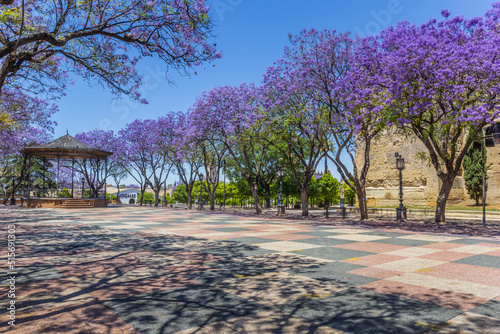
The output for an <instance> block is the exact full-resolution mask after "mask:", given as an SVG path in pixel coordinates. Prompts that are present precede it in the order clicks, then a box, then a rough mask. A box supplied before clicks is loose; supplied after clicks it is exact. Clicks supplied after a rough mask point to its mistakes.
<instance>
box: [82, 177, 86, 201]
mask: <svg viewBox="0 0 500 334" xmlns="http://www.w3.org/2000/svg"><path fill="white" fill-rule="evenodd" d="M84 186H85V178H84V177H82V198H83V192H84V191H85V187H84Z"/></svg>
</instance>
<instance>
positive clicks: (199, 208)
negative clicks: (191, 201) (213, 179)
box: [198, 173, 203, 210]
mask: <svg viewBox="0 0 500 334" xmlns="http://www.w3.org/2000/svg"><path fill="white" fill-rule="evenodd" d="M202 183H203V174H201V173H200V198H199V199H198V210H203V203H202V202H201V186H202Z"/></svg>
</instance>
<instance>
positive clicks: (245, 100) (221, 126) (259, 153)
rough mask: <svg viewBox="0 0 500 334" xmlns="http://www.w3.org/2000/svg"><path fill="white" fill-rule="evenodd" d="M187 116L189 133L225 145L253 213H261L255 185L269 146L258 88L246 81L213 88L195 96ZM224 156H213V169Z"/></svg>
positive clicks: (218, 166) (217, 166) (218, 165)
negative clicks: (248, 192)
mask: <svg viewBox="0 0 500 334" xmlns="http://www.w3.org/2000/svg"><path fill="white" fill-rule="evenodd" d="M190 117H191V122H192V127H191V129H190V133H191V135H192V136H193V137H194V138H199V139H200V140H202V139H207V138H210V140H211V141H212V142H214V143H215V142H217V141H218V142H220V143H222V144H223V145H224V146H225V147H226V149H227V152H228V153H229V155H230V156H231V157H232V159H233V160H234V163H235V165H236V168H237V170H238V171H239V173H240V175H241V177H243V178H244V179H245V180H246V181H247V182H248V184H249V186H250V190H251V193H252V196H253V198H254V204H255V210H256V212H257V213H261V212H262V209H261V207H260V201H259V194H258V192H257V186H258V182H259V180H258V179H259V176H260V173H261V166H262V157H263V153H264V152H265V151H266V149H267V148H268V147H269V146H270V144H269V143H268V142H267V141H266V140H265V137H266V136H267V132H266V129H267V128H266V122H265V120H266V117H265V113H264V112H263V108H262V97H261V90H260V89H259V88H256V87H254V86H253V85H251V84H246V83H245V84H242V85H240V86H237V87H229V86H224V87H218V88H214V89H212V90H211V91H209V92H205V93H204V94H203V95H202V96H201V97H200V98H198V99H197V101H196V102H195V104H194V106H193V107H192V109H191V112H190ZM223 156H224V154H219V155H218V156H217V157H216V161H214V165H215V167H216V168H220V162H221V158H222V159H223ZM217 174H218V173H217ZM214 193H215V192H214Z"/></svg>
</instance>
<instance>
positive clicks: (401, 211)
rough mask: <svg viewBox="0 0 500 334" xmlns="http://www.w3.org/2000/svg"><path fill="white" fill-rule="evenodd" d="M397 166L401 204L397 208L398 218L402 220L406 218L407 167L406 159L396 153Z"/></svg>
mask: <svg viewBox="0 0 500 334" xmlns="http://www.w3.org/2000/svg"><path fill="white" fill-rule="evenodd" d="M394 156H395V157H396V168H397V169H398V170H399V206H398V207H397V208H396V220H397V221H399V222H401V221H404V220H406V208H405V207H404V206H403V169H405V159H404V158H403V157H402V156H401V155H399V153H395V154H394Z"/></svg>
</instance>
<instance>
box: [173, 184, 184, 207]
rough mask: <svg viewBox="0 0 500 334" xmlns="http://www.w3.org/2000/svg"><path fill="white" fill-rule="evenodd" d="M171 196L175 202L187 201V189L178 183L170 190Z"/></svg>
mask: <svg viewBox="0 0 500 334" xmlns="http://www.w3.org/2000/svg"><path fill="white" fill-rule="evenodd" d="M172 198H173V200H174V201H175V202H177V203H183V204H186V203H187V191H186V186H185V185H184V184H180V185H178V186H177V187H176V188H175V190H174V191H173V192H172Z"/></svg>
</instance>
